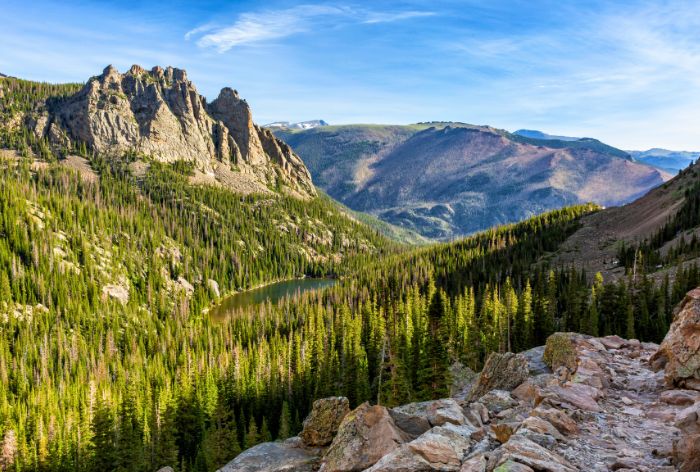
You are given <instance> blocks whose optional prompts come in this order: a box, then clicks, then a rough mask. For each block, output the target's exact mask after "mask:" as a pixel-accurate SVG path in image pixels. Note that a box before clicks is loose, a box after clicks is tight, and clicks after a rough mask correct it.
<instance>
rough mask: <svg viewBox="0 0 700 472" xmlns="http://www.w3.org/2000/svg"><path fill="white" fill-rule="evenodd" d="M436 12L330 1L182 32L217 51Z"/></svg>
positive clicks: (205, 46)
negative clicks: (332, 27) (359, 6)
mask: <svg viewBox="0 0 700 472" xmlns="http://www.w3.org/2000/svg"><path fill="white" fill-rule="evenodd" d="M432 15H435V13H434V12H431V11H418V10H410V11H373V10H364V9H356V8H352V7H345V6H333V5H299V6H296V7H293V8H287V9H284V10H266V11H260V12H246V13H241V14H240V15H239V16H238V18H237V19H236V20H235V21H234V23H233V24H231V25H227V26H221V25H214V24H206V25H202V26H199V27H197V28H195V29H193V30H191V31H188V32H187V33H186V34H185V39H187V40H189V39H192V38H194V37H199V39H197V45H198V46H200V47H203V48H207V47H213V48H215V49H217V50H218V51H219V52H226V51H228V50H229V49H231V48H234V47H236V46H242V45H251V44H254V43H260V42H264V41H270V40H274V39H280V38H285V37H288V36H292V35H295V34H299V33H304V32H307V31H311V30H312V29H314V28H316V27H317V26H319V25H340V24H349V23H361V24H378V23H391V22H396V21H403V20H409V19H412V18H419V17H426V16H432Z"/></svg>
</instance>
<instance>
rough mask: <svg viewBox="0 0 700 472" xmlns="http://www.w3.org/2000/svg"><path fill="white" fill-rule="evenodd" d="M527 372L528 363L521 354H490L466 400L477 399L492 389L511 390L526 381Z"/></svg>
mask: <svg viewBox="0 0 700 472" xmlns="http://www.w3.org/2000/svg"><path fill="white" fill-rule="evenodd" d="M528 372H529V362H528V360H527V359H526V358H525V357H524V356H522V355H521V354H513V353H512V352H506V353H504V354H499V353H496V352H494V353H491V355H490V356H489V357H488V359H486V363H485V364H484V368H483V370H482V371H481V374H480V375H479V378H478V379H477V381H476V384H475V385H474V387H473V388H472V391H471V392H470V393H469V396H468V399H470V400H474V399H477V398H479V397H481V396H482V395H484V394H486V393H487V392H489V391H491V390H494V389H499V390H513V389H514V388H515V387H517V386H518V385H520V384H521V383H523V382H524V381H525V380H526V379H527V377H528Z"/></svg>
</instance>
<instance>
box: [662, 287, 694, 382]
mask: <svg viewBox="0 0 700 472" xmlns="http://www.w3.org/2000/svg"><path fill="white" fill-rule="evenodd" d="M650 362H651V364H652V367H655V368H657V369H660V368H664V371H665V375H664V378H665V380H666V384H667V385H668V386H669V387H681V388H690V389H694V390H700V288H696V289H695V290H692V291H690V292H688V294H687V295H686V296H685V299H684V300H683V301H682V302H681V303H680V304H679V305H678V306H677V307H676V310H675V312H674V319H673V323H671V327H670V328H669V330H668V333H667V334H666V337H665V338H664V340H663V342H662V343H661V346H660V348H659V350H658V352H657V353H656V354H654V356H652V358H651V359H650Z"/></svg>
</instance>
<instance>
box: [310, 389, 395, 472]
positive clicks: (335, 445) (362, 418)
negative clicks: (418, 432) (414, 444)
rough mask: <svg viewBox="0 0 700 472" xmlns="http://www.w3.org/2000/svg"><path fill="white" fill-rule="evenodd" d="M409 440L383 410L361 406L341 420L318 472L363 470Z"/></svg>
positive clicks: (383, 408)
mask: <svg viewBox="0 0 700 472" xmlns="http://www.w3.org/2000/svg"><path fill="white" fill-rule="evenodd" d="M408 439H409V437H408V436H407V435H406V433H404V432H403V431H401V430H400V429H399V428H398V427H397V426H396V424H395V423H394V420H393V419H392V417H391V415H390V414H389V412H388V410H387V409H386V408H385V407H383V406H380V405H374V406H370V404H369V403H363V404H362V405H360V406H358V407H357V408H356V409H355V410H353V411H351V412H350V413H348V414H347V415H346V416H345V418H344V419H343V421H342V423H341V424H340V427H339V428H338V433H337V434H336V436H335V438H334V439H333V442H332V443H331V445H330V447H329V448H328V450H327V451H326V453H325V455H324V456H323V465H322V466H321V470H322V471H324V472H353V471H361V470H365V469H367V468H369V467H371V466H373V465H374V464H375V463H376V462H377V461H378V460H379V459H381V458H382V457H384V456H385V455H387V454H389V453H390V452H392V451H393V450H394V449H397V448H398V447H399V446H401V444H403V443H405V442H406V441H407V440H408Z"/></svg>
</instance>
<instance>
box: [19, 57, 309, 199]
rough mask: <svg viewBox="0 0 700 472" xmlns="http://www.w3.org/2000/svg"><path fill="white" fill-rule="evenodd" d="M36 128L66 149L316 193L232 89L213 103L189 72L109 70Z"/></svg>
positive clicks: (234, 183)
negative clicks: (128, 155)
mask: <svg viewBox="0 0 700 472" xmlns="http://www.w3.org/2000/svg"><path fill="white" fill-rule="evenodd" d="M30 124H32V125H33V126H32V128H33V129H34V130H35V132H36V133H37V134H38V135H39V136H41V137H45V136H46V137H48V138H49V139H50V140H51V141H52V142H54V143H55V144H59V145H68V144H71V143H85V144H87V145H88V147H89V148H91V149H92V150H94V151H96V152H99V153H106V154H110V153H117V154H119V153H123V152H125V151H136V152H138V153H142V154H145V155H148V156H150V157H152V158H154V159H157V160H160V161H163V162H174V161H178V160H185V161H189V162H193V163H194V164H195V167H196V169H197V171H198V172H200V173H201V174H202V175H203V176H204V177H202V179H204V180H206V179H214V181H213V182H212V183H214V182H216V183H217V184H219V185H226V186H230V187H232V188H233V189H235V190H238V191H241V192H244V193H250V192H257V193H269V192H270V191H271V190H270V189H271V188H277V189H282V190H283V191H286V192H287V193H290V194H292V195H297V196H300V197H311V196H314V195H315V194H316V191H315V188H314V186H313V184H312V182H311V177H310V174H309V172H308V170H307V169H306V167H305V166H304V164H303V163H302V161H301V160H300V159H299V158H298V157H297V156H296V155H295V154H294V153H293V152H292V151H291V149H289V148H288V147H287V146H286V145H285V144H284V143H282V142H280V141H278V140H277V139H276V138H274V137H273V136H272V135H271V134H269V133H266V132H264V131H263V130H261V129H260V128H259V127H258V126H257V125H255V123H254V122H253V115H252V112H251V110H250V106H249V105H248V103H247V102H246V101H245V100H242V99H241V98H240V97H239V96H238V92H236V91H235V90H233V89H231V88H229V87H226V88H224V89H222V91H221V93H220V94H219V97H218V98H217V99H216V100H214V101H213V102H212V103H211V104H207V102H206V100H205V98H204V97H203V96H201V95H200V94H199V93H198V92H197V89H196V87H195V86H194V84H192V82H190V81H189V80H188V79H187V73H186V72H185V71H184V70H183V69H177V68H174V67H167V68H165V69H163V68H161V67H159V66H156V67H153V68H152V69H151V70H150V71H146V69H144V68H143V67H141V66H139V65H133V66H132V67H131V68H130V69H129V70H128V71H127V72H126V73H124V74H121V73H120V72H119V71H118V70H117V69H116V68H115V67H114V66H112V65H109V66H107V67H106V68H105V69H104V71H103V72H102V74H101V75H99V76H96V77H93V78H92V79H90V80H89V81H88V83H87V84H86V85H85V86H84V88H83V89H82V90H81V91H80V92H78V93H77V94H75V95H74V96H72V97H69V98H68V99H66V100H64V101H63V102H61V103H59V104H57V105H56V106H55V107H52V109H51V111H50V112H46V113H45V114H44V116H40V117H38V118H37V117H33V118H32V123H30ZM211 176H213V177H211Z"/></svg>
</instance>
